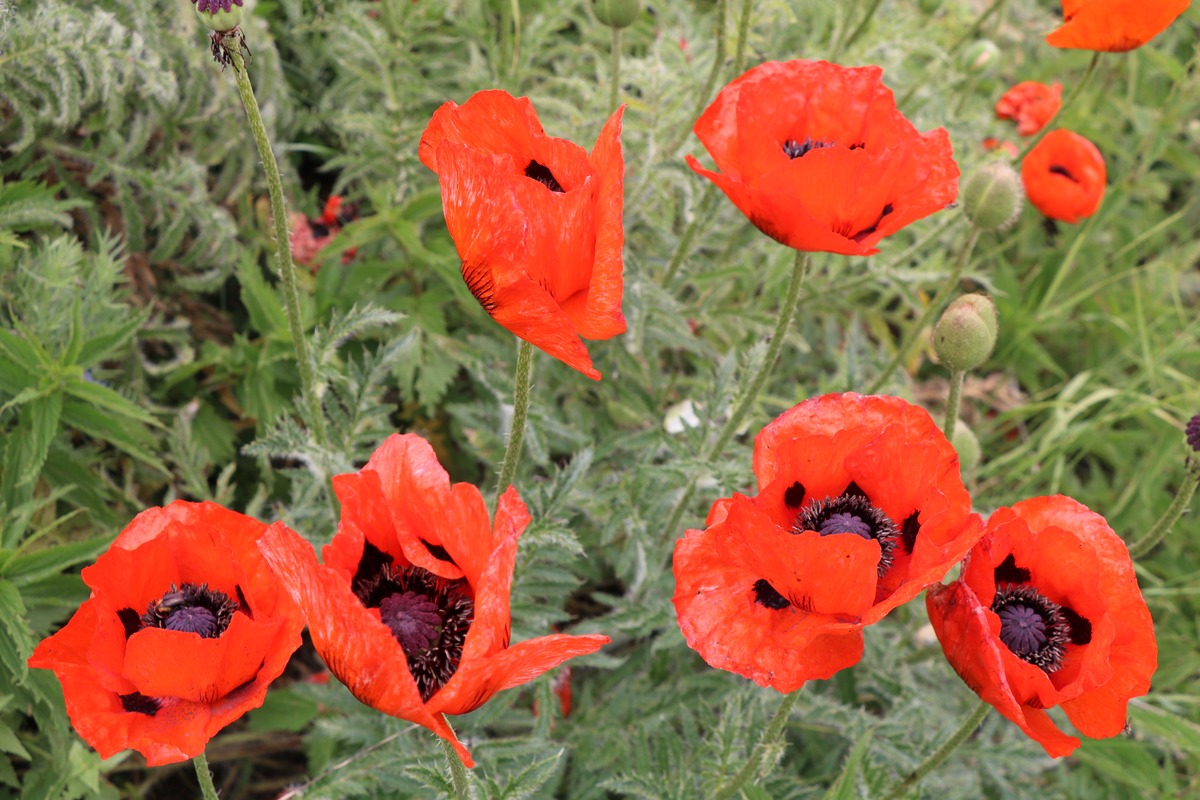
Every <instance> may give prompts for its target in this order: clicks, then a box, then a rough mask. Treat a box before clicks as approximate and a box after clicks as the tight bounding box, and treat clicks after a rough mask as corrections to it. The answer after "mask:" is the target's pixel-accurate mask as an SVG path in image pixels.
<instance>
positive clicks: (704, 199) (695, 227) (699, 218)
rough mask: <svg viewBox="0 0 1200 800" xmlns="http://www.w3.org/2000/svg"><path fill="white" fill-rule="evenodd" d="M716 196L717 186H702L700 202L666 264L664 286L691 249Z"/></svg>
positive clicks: (706, 219)
mask: <svg viewBox="0 0 1200 800" xmlns="http://www.w3.org/2000/svg"><path fill="white" fill-rule="evenodd" d="M716 198H717V186H716V184H714V183H712V182H709V183H708V185H707V186H705V187H704V194H702V195H701V196H700V203H699V204H698V205H697V206H696V213H695V214H693V215H692V221H691V222H689V223H688V226H687V227H686V228H684V230H683V236H681V237H679V245H678V246H677V247H676V248H675V255H673V256H671V263H670V264H668V265H667V271H666V272H664V273H663V278H662V285H663V286H664V287H666V286H670V285H671V281H673V280H674V279H675V275H676V273H678V272H679V268H680V267H681V266H683V259H684V258H686V257H687V254H688V253H689V252H690V251H691V248H692V240H693V239H695V238H696V234H697V233H698V232H699V231H700V225H701V224H702V223H704V222H707V221H708V216H709V214H711V213H712V206H713V201H714V200H716Z"/></svg>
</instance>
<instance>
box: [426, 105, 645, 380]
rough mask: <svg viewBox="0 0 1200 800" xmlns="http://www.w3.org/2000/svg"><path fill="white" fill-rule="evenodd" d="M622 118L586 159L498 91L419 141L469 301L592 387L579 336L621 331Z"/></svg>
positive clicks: (452, 110) (436, 122)
mask: <svg viewBox="0 0 1200 800" xmlns="http://www.w3.org/2000/svg"><path fill="white" fill-rule="evenodd" d="M624 111H625V107H624V106H622V107H621V108H619V109H617V111H616V112H615V113H614V114H613V115H612V116H611V117H610V118H609V120H608V122H607V123H606V124H605V125H604V128H603V129H602V130H601V131H600V137H599V138H598V139H597V140H596V146H595V147H594V148H592V152H591V153H590V154H589V153H588V152H587V151H586V150H584V149H583V148H582V147H580V146H579V145H577V144H574V143H572V142H569V141H567V140H565V139H555V138H553V137H550V136H547V135H546V134H545V132H544V131H543V130H542V124H541V123H540V122H539V121H538V117H537V112H536V111H534V109H533V104H532V103H530V102H529V98H527V97H517V98H514V97H512V96H511V95H509V94H508V93H507V92H502V91H498V90H493V91H485V92H478V93H476V94H475V95H473V96H472V97H471V99H469V100H467V102H466V103H464V104H463V105H461V106H459V105H455V104H454V103H446V104H445V105H443V106H442V107H441V108H439V109H438V110H437V111H436V112H435V113H434V115H433V119H431V120H430V121H429V127H427V128H426V129H425V133H424V134H423V135H422V136H421V145H420V156H421V163H422V164H424V165H425V166H427V167H429V168H430V169H431V170H433V171H434V172H436V173H437V175H438V181H439V183H440V184H441V187H442V210H443V212H444V213H445V216H446V227H447V228H449V230H450V236H451V237H452V238H453V239H454V245H455V247H456V248H457V249H458V255H459V258H461V259H462V276H463V280H465V281H466V282H467V287H468V288H469V289H470V290H471V294H473V295H474V296H475V299H476V300H478V301H479V304H480V305H481V306H483V308H484V310H485V311H487V312H488V313H489V314H491V315H492V318H493V319H494V320H496V322H499V323H500V324H501V325H503V326H504V327H505V328H507V329H508V330H510V331H512V332H513V333H514V334H516V335H517V336H518V337H520V338H522V339H524V340H525V341H527V342H529V343H530V344H532V345H534V346H535V347H539V348H541V349H542V350H544V351H546V352H547V353H549V354H550V355H552V356H554V357H555V358H557V359H559V360H561V361H562V362H564V363H565V364H567V365H568V366H570V367H574V368H575V369H577V370H579V371H580V372H582V373H583V374H584V375H587V376H588V377H589V378H594V379H599V378H600V373H599V372H597V371H596V370H595V369H594V368H593V367H592V359H591V357H590V356H589V355H588V350H587V347H585V346H584V344H583V342H582V341H580V338H579V337H581V336H582V337H583V338H585V339H610V338H612V337H613V336H616V335H617V334H619V333H624V332H625V317H624V316H623V315H622V314H621V292H622V289H623V283H622V277H621V273H622V270H623V262H622V256H621V249H622V247H623V246H624V241H625V232H624V228H623V227H622V224H621V206H622V202H623V196H624V181H625V160H624V157H623V156H622V154H621V138H620V137H621V116H622V115H623V113H624Z"/></svg>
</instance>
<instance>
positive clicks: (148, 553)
mask: <svg viewBox="0 0 1200 800" xmlns="http://www.w3.org/2000/svg"><path fill="white" fill-rule="evenodd" d="M267 530H273V531H286V530H287V529H286V528H285V527H284V526H283V525H282V524H281V523H276V524H275V525H272V526H271V528H269V529H268V528H267V526H266V525H264V524H263V523H261V522H259V521H258V520H254V519H251V518H250V517H246V516H243V515H242V514H238V513H237V512H234V511H228V510H226V509H224V508H221V507H220V506H218V505H214V504H213V503H187V502H184V501H182V500H177V501H176V502H174V503H171V504H170V505H169V506H166V507H165V508H151V509H148V510H146V511H143V512H142V513H141V514H138V515H137V516H136V517H134V519H133V521H132V522H131V523H129V526H128V527H127V528H125V530H123V531H122V532H121V534H120V535H119V536H118V537H117V539H116V541H115V542H113V544H112V547H110V548H109V549H108V552H107V553H105V554H104V555H102V556H100V558H99V559H97V560H96V563H95V564H93V565H92V566H90V567H87V568H86V569H84V570H83V581H84V583H86V584H87V585H88V586H89V587H91V590H92V596H91V598H90V599H88V600H87V601H85V602H84V603H83V605H82V606H80V607H79V611H77V612H76V613H75V616H73V617H71V620H70V622H68V623H67V624H66V626H65V627H64V628H62V630H60V631H59V632H58V633H56V634H54V635H53V636H51V637H49V638H48V639H46V640H44V641H43V642H42V643H41V644H39V645H38V646H37V649H36V650H34V651H33V655H32V656H31V657H30V659H29V666H31V667H40V668H44V669H51V670H54V674H55V675H56V676H57V677H58V679H59V681H60V682H61V683H62V687H63V695H64V696H65V698H66V701H67V714H68V715H69V716H70V718H71V724H73V725H74V726H75V730H77V731H78V732H79V735H80V736H82V737H83V738H84V739H85V740H86V741H87V743H88V744H90V745H91V746H92V747H94V748H95V749H96V750H97V751H98V752H99V753H100V755H101V756H103V757H104V758H108V757H109V756H111V755H113V754H114V753H116V752H118V751H120V750H125V749H128V748H133V749H134V750H137V751H138V752H140V753H141V754H142V755H144V756H145V757H146V762H147V763H148V764H150V765H151V766H158V765H160V764H170V763H172V762H175V761H183V760H186V759H189V758H192V757H194V756H197V755H199V754H200V753H202V752H204V747H205V745H206V744H207V743H208V740H209V739H211V738H212V737H213V736H215V735H216V733H217V731H219V730H221V728H223V727H225V726H226V725H228V724H229V723H231V722H233V721H234V720H236V719H237V718H238V717H240V716H241V715H242V714H244V713H246V712H247V711H249V710H251V709H253V708H258V707H259V706H260V705H262V702H263V698H264V697H265V696H266V693H267V685H268V684H270V683H271V681H273V680H275V679H276V678H278V677H279V675H280V674H281V673H282V672H283V670H284V667H286V666H287V662H288V658H289V657H290V656H291V654H292V653H293V652H294V651H295V650H296V648H297V647H299V646H300V631H301V630H302V629H303V628H304V619H303V617H301V616H300V613H299V610H298V609H297V608H296V607H295V605H294V604H293V603H292V599H291V598H290V597H288V595H287V593H286V592H284V591H283V588H282V587H281V586H280V585H279V584H278V582H277V581H276V580H275V577H274V576H273V575H272V574H271V571H270V569H269V568H268V567H267V564H266V562H265V561H264V560H263V558H262V556H261V555H260V554H259V552H258V549H257V547H256V546H255V543H256V542H257V540H258V539H259V537H260V536H262V535H263V534H264V532H266V531H267Z"/></svg>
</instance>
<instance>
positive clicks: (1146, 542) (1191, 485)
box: [1129, 457, 1200, 558]
mask: <svg viewBox="0 0 1200 800" xmlns="http://www.w3.org/2000/svg"><path fill="white" fill-rule="evenodd" d="M1197 486H1200V461H1198V460H1196V459H1194V458H1191V457H1189V458H1188V460H1187V471H1186V472H1185V473H1184V476H1183V483H1181V484H1179V489H1178V490H1177V491H1176V492H1175V499H1174V500H1172V501H1171V505H1169V506H1168V507H1167V510H1166V511H1164V512H1163V515H1162V516H1161V517H1159V518H1158V521H1157V522H1155V523H1154V526H1153V527H1151V528H1150V530H1149V531H1147V533H1146V535H1145V536H1143V537H1142V538H1141V539H1138V540H1137V541H1136V542H1134V543H1133V544H1131V545H1129V556H1130V558H1141V557H1142V556H1144V555H1146V554H1148V553H1149V552H1150V551H1151V550H1153V549H1154V548H1155V547H1157V546H1158V544H1159V542H1161V541H1162V540H1163V539H1165V538H1166V536H1167V534H1168V533H1170V532H1171V528H1172V527H1173V526H1174V525H1175V523H1176V522H1177V521H1178V520H1179V518H1180V517H1181V516H1183V512H1184V511H1186V510H1187V508H1188V506H1189V505H1191V502H1192V495H1193V494H1195V493H1196V487H1197Z"/></svg>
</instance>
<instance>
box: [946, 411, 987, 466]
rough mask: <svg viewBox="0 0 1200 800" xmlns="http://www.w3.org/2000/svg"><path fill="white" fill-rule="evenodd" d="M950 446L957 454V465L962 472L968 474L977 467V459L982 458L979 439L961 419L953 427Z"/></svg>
mask: <svg viewBox="0 0 1200 800" xmlns="http://www.w3.org/2000/svg"><path fill="white" fill-rule="evenodd" d="M951 444H952V445H954V449H955V450H956V451H957V452H958V463H959V466H960V467H961V468H962V471H963V472H970V471H971V470H973V469H975V467H977V466H979V459H980V458H981V457H982V456H983V451H982V449H981V448H980V447H979V438H978V437H977V436H976V435H975V432H974V431H972V430H971V429H970V428H968V427H967V426H966V425H964V424H963V421H962V420H961V419H960V420H959V421H958V424H957V425H955V426H954V440H953V441H952V442H951Z"/></svg>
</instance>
